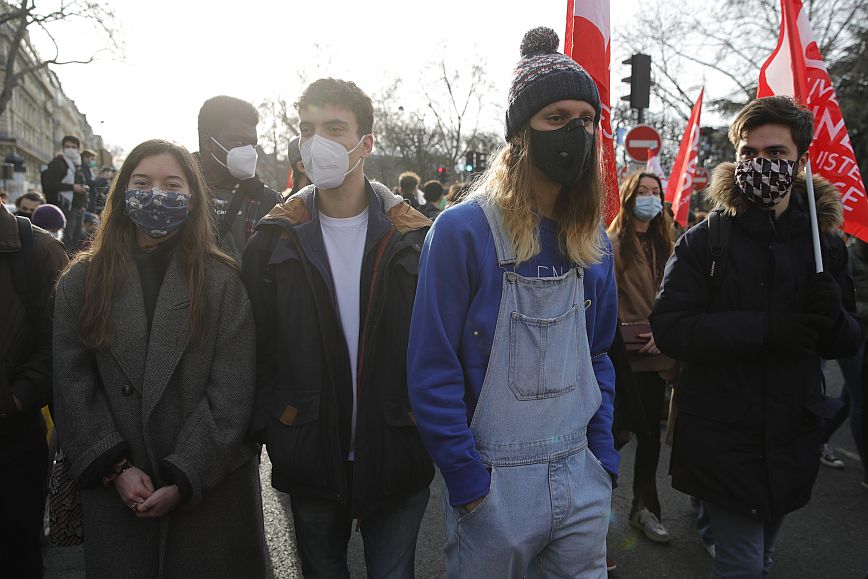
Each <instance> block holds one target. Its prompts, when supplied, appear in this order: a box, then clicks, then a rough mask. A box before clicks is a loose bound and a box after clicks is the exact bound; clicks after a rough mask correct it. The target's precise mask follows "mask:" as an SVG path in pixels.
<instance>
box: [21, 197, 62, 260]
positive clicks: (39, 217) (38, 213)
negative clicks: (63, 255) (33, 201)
mask: <svg viewBox="0 0 868 579" xmlns="http://www.w3.org/2000/svg"><path fill="white" fill-rule="evenodd" d="M30 221H31V222H32V223H33V225H35V226H37V227H41V228H42V229H44V230H45V231H47V232H48V233H50V234H51V235H52V236H54V238H55V239H57V240H59V241H61V242H62V241H63V239H64V235H65V233H66V217H65V216H64V215H63V211H61V210H60V208H59V207H56V206H54V205H51V204H50V203H46V204H44V205H40V206H39V207H37V208H36V209H35V210H34V211H33V215H31V216H30ZM68 252H69V250H67V253H68Z"/></svg>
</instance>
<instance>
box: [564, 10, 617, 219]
mask: <svg viewBox="0 0 868 579" xmlns="http://www.w3.org/2000/svg"><path fill="white" fill-rule="evenodd" d="M609 36H610V34H609V0H579V1H578V2H575V1H574V0H567V31H566V35H565V37H564V54H566V55H567V56H569V57H570V58H572V59H573V60H575V61H576V62H578V63H579V64H580V65H581V66H582V68H584V69H585V70H586V71H588V74H590V75H591V78H593V79H594V82H595V83H596V84H597V90H598V91H599V93H600V105H601V108H602V115H601V119H600V131H601V132H602V137H603V142H602V143H601V144H600V145H601V150H602V152H603V180H604V181H605V183H606V190H607V192H608V195H607V197H608V199H607V200H606V203H605V204H604V208H603V217H604V219H605V221H606V223H607V224H608V223H609V222H611V221H612V219H614V218H615V215H617V214H618V209H619V207H620V201H619V197H618V174H617V171H616V168H615V141H614V134H613V133H612V112H611V109H610V108H609V60H610V54H611V52H610V43H609Z"/></svg>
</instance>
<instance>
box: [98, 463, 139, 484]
mask: <svg viewBox="0 0 868 579" xmlns="http://www.w3.org/2000/svg"><path fill="white" fill-rule="evenodd" d="M131 468H133V465H131V464H130V461H128V460H127V459H126V458H123V459H121V461H120V462H119V463H117V464H116V465H114V466H113V467H112V471H111V473H109V474H107V475H105V476H104V477H102V484H103V486H105V487H110V486H111V485H112V484H114V482H115V479H116V478H118V477H119V476H120V475H121V473H122V472H124V471H125V470H129V469H131Z"/></svg>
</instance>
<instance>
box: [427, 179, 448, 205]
mask: <svg viewBox="0 0 868 579" xmlns="http://www.w3.org/2000/svg"><path fill="white" fill-rule="evenodd" d="M422 193H424V194H425V201H426V202H428V203H436V202H438V201H440V199H441V198H442V197H443V194H444V193H446V189H445V188H444V187H443V183H441V182H440V181H438V180H436V179H431V180H430V181H425V184H424V185H422Z"/></svg>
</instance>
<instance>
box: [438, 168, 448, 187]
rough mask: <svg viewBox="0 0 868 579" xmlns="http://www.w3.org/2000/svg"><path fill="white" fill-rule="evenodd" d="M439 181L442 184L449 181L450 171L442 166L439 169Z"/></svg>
mask: <svg viewBox="0 0 868 579" xmlns="http://www.w3.org/2000/svg"><path fill="white" fill-rule="evenodd" d="M437 180H438V181H440V182H441V183H445V182H446V181H448V180H449V169H447V168H446V167H444V166H443V165H440V166H438V167H437Z"/></svg>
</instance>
